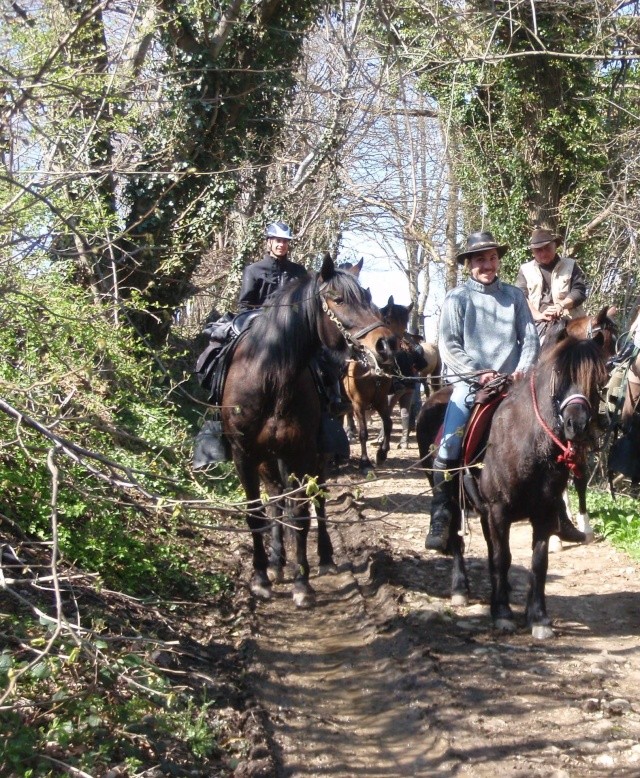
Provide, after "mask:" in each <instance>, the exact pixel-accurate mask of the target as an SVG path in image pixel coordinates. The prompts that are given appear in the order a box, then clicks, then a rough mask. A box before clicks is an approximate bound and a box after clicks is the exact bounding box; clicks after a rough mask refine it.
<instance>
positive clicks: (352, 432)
mask: <svg viewBox="0 0 640 778" xmlns="http://www.w3.org/2000/svg"><path fill="white" fill-rule="evenodd" d="M344 417H345V420H346V425H347V440H348V441H349V443H355V442H356V440H357V439H358V432H357V430H356V421H355V419H354V416H353V413H352V411H347V413H345V415H344Z"/></svg>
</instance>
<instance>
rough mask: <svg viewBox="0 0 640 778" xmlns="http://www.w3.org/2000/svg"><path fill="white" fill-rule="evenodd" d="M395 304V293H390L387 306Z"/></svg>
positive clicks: (390, 306)
mask: <svg viewBox="0 0 640 778" xmlns="http://www.w3.org/2000/svg"><path fill="white" fill-rule="evenodd" d="M394 305H395V303H394V302H393V295H389V299H388V300H387V304H386V306H385V307H386V308H392V307H393V306H394Z"/></svg>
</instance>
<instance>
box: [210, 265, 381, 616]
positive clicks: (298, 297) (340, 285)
mask: <svg viewBox="0 0 640 778" xmlns="http://www.w3.org/2000/svg"><path fill="white" fill-rule="evenodd" d="M322 346H324V347H326V348H328V349H330V350H331V351H333V352H335V353H336V354H337V355H338V356H339V357H341V358H342V359H344V358H346V356H348V355H351V357H352V358H355V359H356V360H362V363H365V364H367V365H375V366H376V368H377V367H378V366H380V368H381V369H389V368H390V367H391V366H392V365H393V363H394V356H395V352H396V350H397V338H396V337H395V336H394V334H393V333H392V332H391V331H390V329H389V328H388V327H387V326H386V325H385V324H384V323H383V322H382V321H381V319H380V316H379V311H378V310H377V309H375V308H374V307H373V306H372V305H371V302H370V299H369V297H368V296H367V294H366V293H365V291H364V289H362V287H361V286H360V284H359V283H358V282H357V280H356V279H355V278H354V277H353V275H351V274H349V273H346V272H342V271H339V270H336V268H335V266H334V264H333V261H332V259H331V257H330V256H329V255H328V254H327V255H326V256H325V259H324V261H323V263H322V267H321V269H320V272H319V273H317V274H313V275H310V276H305V277H304V278H301V279H298V280H296V281H292V282H291V283H289V284H287V285H286V286H284V287H282V288H281V289H280V290H279V291H278V292H277V293H276V294H275V295H274V296H273V297H272V298H270V300H269V302H268V304H267V305H265V306H264V308H263V310H262V313H261V314H260V315H259V316H256V317H255V318H254V319H253V320H252V321H251V323H250V325H249V326H248V327H247V329H245V330H244V331H243V333H242V334H241V335H239V336H238V339H237V341H236V345H235V349H234V352H233V356H232V360H231V364H230V367H229V371H228V374H227V377H226V380H225V384H224V390H223V393H222V402H221V418H222V425H223V431H224V434H225V435H226V437H227V439H228V440H229V442H230V444H231V451H232V456H233V461H234V464H235V466H236V470H237V471H238V476H239V478H240V481H241V483H242V486H243V488H244V491H245V494H246V499H247V509H246V518H247V523H248V525H249V529H250V530H251V535H252V540H253V570H254V572H253V577H252V579H251V591H252V592H253V593H254V594H255V595H256V596H258V597H262V598H265V599H266V598H269V597H270V596H271V581H270V580H269V577H268V575H267V567H268V563H269V561H271V563H272V564H273V565H274V566H275V568H276V573H277V572H278V570H279V569H281V568H282V565H283V563H284V549H283V546H282V544H281V539H282V533H281V532H280V533H274V537H273V540H272V546H271V555H270V560H269V559H268V558H267V553H266V551H265V545H264V533H265V532H266V531H267V530H268V529H269V528H270V527H271V524H272V523H271V522H270V521H269V519H268V517H267V513H266V511H265V506H264V504H263V501H262V499H261V494H260V482H261V481H262V483H263V484H264V487H265V489H266V491H267V493H268V495H269V497H270V498H271V500H270V506H269V511H270V514H271V518H272V520H273V526H275V527H276V528H277V529H280V530H281V529H282V519H283V513H284V510H285V503H287V505H286V507H287V508H288V511H289V515H288V517H287V523H288V524H289V525H290V526H292V527H293V528H294V530H295V533H294V535H295V545H296V559H295V562H296V573H295V578H294V582H293V600H294V603H295V604H296V605H297V606H298V607H306V606H308V605H310V604H311V603H312V602H313V598H314V591H313V589H312V587H311V585H310V584H309V562H308V559H307V536H308V533H309V525H310V522H311V518H310V516H311V514H310V502H309V497H308V495H307V491H306V489H305V488H304V485H305V483H306V482H308V480H309V479H312V480H317V482H318V484H319V485H320V486H321V485H322V484H323V482H324V455H322V454H321V452H320V438H321V426H320V425H321V413H322V407H321V400H320V396H319V392H318V388H317V385H316V381H315V379H314V372H313V370H312V368H311V364H312V362H313V360H314V358H315V357H316V355H317V354H318V353H319V351H320V349H321V347H322ZM372 369H373V368H372ZM296 487H302V488H301V489H300V488H299V489H298V492H297V494H296V495H295V496H291V497H289V498H288V499H287V500H286V501H285V499H284V495H285V493H286V492H287V491H289V490H292V489H294V488H296ZM314 494H315V501H314V506H315V512H316V517H317V520H318V556H319V559H320V565H321V567H324V568H331V567H332V566H333V548H332V544H331V539H330V538H329V534H328V532H327V528H326V514H325V498H324V496H323V494H324V493H323V490H322V488H321V489H319V490H317V491H316V492H315V493H314Z"/></svg>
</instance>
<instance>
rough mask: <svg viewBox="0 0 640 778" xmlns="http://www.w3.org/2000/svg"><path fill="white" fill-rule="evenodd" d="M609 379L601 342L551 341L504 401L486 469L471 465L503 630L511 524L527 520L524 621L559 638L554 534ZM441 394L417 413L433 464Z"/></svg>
mask: <svg viewBox="0 0 640 778" xmlns="http://www.w3.org/2000/svg"><path fill="white" fill-rule="evenodd" d="M606 378H607V371H606V364H605V360H604V359H603V356H602V349H601V346H600V345H599V344H598V343H597V342H596V341H595V340H594V339H587V340H578V339H576V338H573V337H564V338H562V339H560V340H559V341H558V342H557V343H555V344H554V345H549V346H548V347H547V348H546V349H545V351H544V353H543V354H542V355H541V357H540V360H539V362H538V364H537V365H536V366H535V367H534V368H532V370H531V371H530V372H529V374H528V375H527V376H525V377H524V378H523V379H522V380H520V381H518V382H517V383H516V384H514V385H513V386H512V387H511V389H509V391H508V393H507V396H506V398H505V399H504V400H503V401H502V403H501V404H500V405H499V406H498V408H497V410H496V412H495V415H494V417H493V421H492V423H491V426H490V430H489V433H488V439H487V442H486V447H485V448H484V451H485V456H484V462H483V466H482V469H479V468H474V467H469V468H467V469H466V472H465V474H464V476H463V482H464V483H465V487H467V488H466V495H467V499H469V500H470V501H471V503H472V505H473V506H474V508H475V509H476V510H477V511H478V512H479V514H480V522H481V525H482V531H483V534H484V537H485V540H486V542H487V547H488V555H489V573H490V579H491V616H492V618H493V621H494V624H495V626H496V627H497V628H499V629H504V630H513V629H514V628H515V623H514V617H513V613H512V610H511V607H510V604H509V583H508V573H509V568H510V565H511V552H510V550H509V530H510V527H511V524H512V523H513V522H514V521H518V520H521V519H527V518H528V519H529V521H530V522H531V526H532V529H533V541H532V548H533V555H532V561H531V573H530V587H529V593H528V596H527V604H526V611H525V616H526V621H527V624H528V625H529V627H530V628H531V630H532V634H533V636H534V637H535V638H539V639H545V638H548V637H550V636H551V635H552V634H553V633H552V631H551V628H550V624H551V622H550V619H549V617H548V615H547V610H546V602H545V584H546V576H547V568H548V542H549V537H550V536H551V535H552V534H553V533H554V532H556V531H557V527H558V516H559V511H560V503H562V493H563V491H564V490H565V488H566V486H567V482H568V480H569V477H570V476H571V474H572V471H575V470H576V469H579V467H580V466H584V462H585V458H586V454H587V451H588V448H589V446H590V445H591V443H592V440H591V434H590V423H591V420H592V417H593V415H594V414H595V413H597V409H598V404H599V399H600V398H599V390H600V388H601V387H602V386H603V385H604V383H605V381H606ZM442 391H444V392H446V389H445V390H442ZM438 394H441V392H436V393H435V394H434V395H433V396H432V397H430V398H429V399H428V400H427V402H426V403H425V404H424V406H423V408H422V410H421V412H420V416H419V417H418V427H417V437H418V443H419V446H420V454H421V457H423V458H424V461H425V462H426V463H427V464H429V462H430V459H431V456H432V451H433V448H434V444H435V441H436V436H437V433H436V430H437V429H438V428H439V426H440V424H441V421H442V418H443V412H442V410H443V406H442V398H438V397H437V395H438ZM456 524H457V526H453V527H452V528H451V532H450V537H449V548H448V552H449V553H450V554H451V555H452V556H453V578H452V601H453V602H454V603H455V604H466V602H468V597H469V581H468V578H467V573H466V569H465V564H464V557H463V552H464V543H463V540H462V537H461V535H460V534H459V532H460V529H461V514H460V513H459V514H458V517H457V520H456Z"/></svg>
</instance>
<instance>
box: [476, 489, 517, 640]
mask: <svg viewBox="0 0 640 778" xmlns="http://www.w3.org/2000/svg"><path fill="white" fill-rule="evenodd" d="M510 529H511V526H510V524H509V522H508V521H507V518H506V517H505V515H504V511H503V510H502V509H501V507H499V506H497V505H495V504H494V505H492V506H491V510H490V514H489V516H488V517H487V529H486V530H485V527H484V525H483V531H484V532H485V537H486V536H487V533H488V535H489V537H488V543H487V545H488V548H489V573H490V576H491V618H492V619H493V623H494V626H495V627H496V629H501V630H504V631H506V632H513V631H514V630H515V626H516V625H515V622H514V618H513V611H512V610H511V605H510V604H509V591H510V587H509V568H510V567H511V549H510V547H509V531H510Z"/></svg>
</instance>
